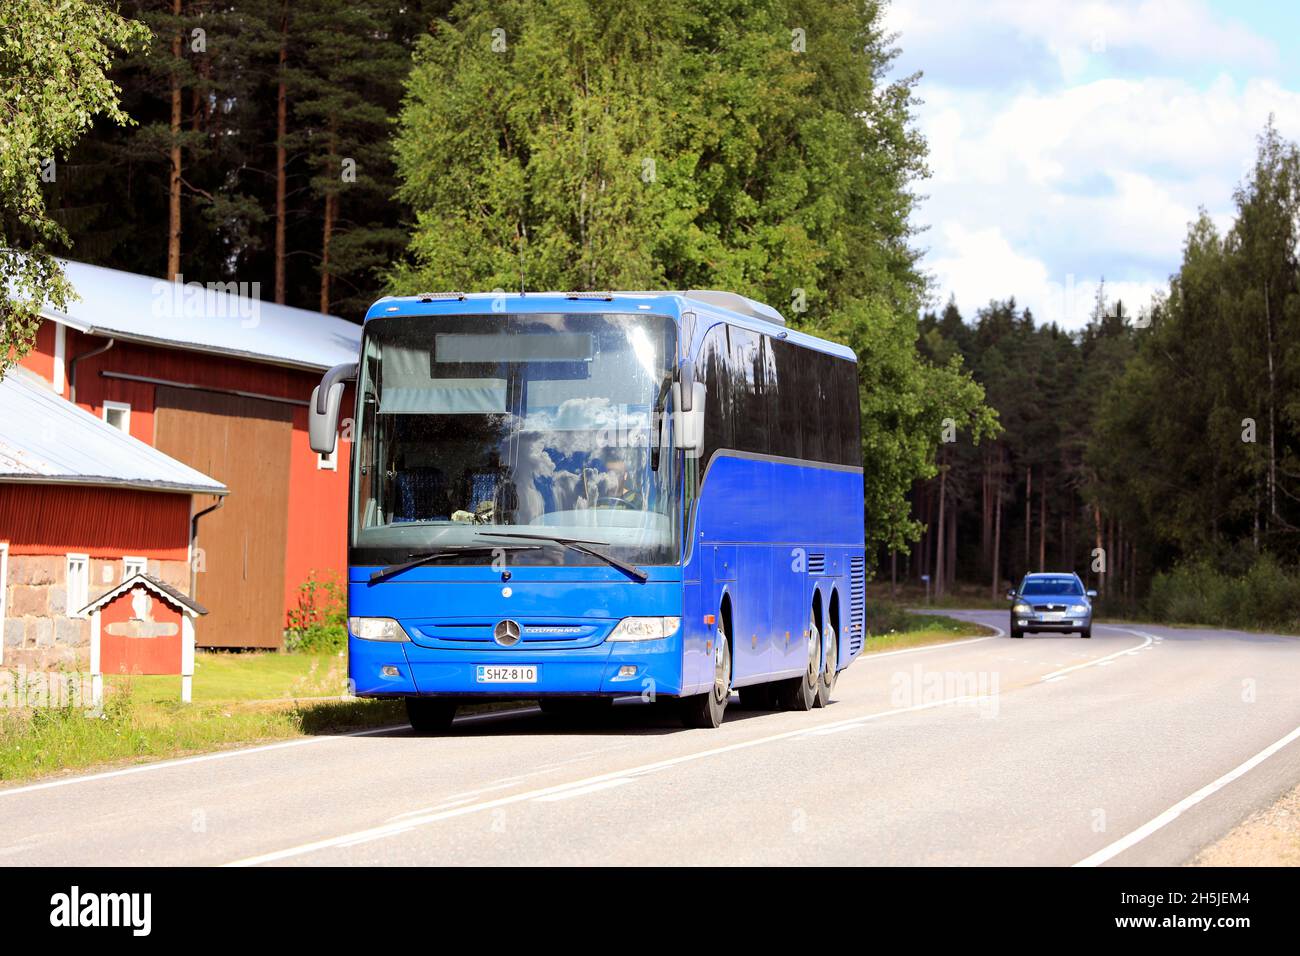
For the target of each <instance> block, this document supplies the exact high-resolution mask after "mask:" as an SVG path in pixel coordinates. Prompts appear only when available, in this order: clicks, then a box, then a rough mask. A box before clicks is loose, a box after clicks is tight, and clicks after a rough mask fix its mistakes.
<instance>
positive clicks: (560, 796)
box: [533, 777, 632, 803]
mask: <svg viewBox="0 0 1300 956" xmlns="http://www.w3.org/2000/svg"><path fill="white" fill-rule="evenodd" d="M631 782H632V781H631V780H629V779H627V778H626V777H625V778H622V779H616V780H602V781H601V782H600V783H593V784H590V785H589V786H586V787H579V788H578V789H577V790H565V791H564V792H563V793H551V794H547V795H546V796H544V797H538V798H537V799H536V800H534V801H533V802H534V803H554V802H555V801H557V800H571V799H572V798H574V797H585V796H586V795H587V794H589V793H595V792H596V791H598V790H609V789H610V788H612V787H621V786H623V784H625V783H631Z"/></svg>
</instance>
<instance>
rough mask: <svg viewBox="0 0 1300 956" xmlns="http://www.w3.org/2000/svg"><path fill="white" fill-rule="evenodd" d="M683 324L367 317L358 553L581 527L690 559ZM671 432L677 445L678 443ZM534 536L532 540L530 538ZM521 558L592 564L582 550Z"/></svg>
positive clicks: (606, 538) (653, 555)
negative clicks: (686, 553)
mask: <svg viewBox="0 0 1300 956" xmlns="http://www.w3.org/2000/svg"><path fill="white" fill-rule="evenodd" d="M675 354H676V326H675V324H674V322H673V321H672V320H671V319H668V318H665V317H663V316H653V315H643V314H592V313H584V314H531V315H524V314H515V315H503V314H489V315H454V316H392V317H388V318H381V319H375V320H371V321H370V322H368V323H367V324H366V329H365V343H364V345H363V348H362V363H361V370H360V377H359V381H358V402H359V405H358V407H359V410H360V415H359V422H358V428H359V432H360V433H359V435H358V436H357V437H356V448H357V453H356V454H355V455H354V469H355V471H354V476H353V479H354V480H353V509H352V528H351V532H352V535H351V537H352V540H351V545H352V548H353V563H356V564H369V563H388V562H392V561H398V560H402V559H404V558H406V557H408V556H409V555H411V554H413V553H423V552H434V551H447V552H448V554H447V555H446V558H447V560H446V562H444V563H453V562H461V561H463V562H466V563H478V564H483V563H487V560H489V559H485V558H484V557H483V555H482V553H481V552H471V551H468V550H467V551H465V552H464V553H463V555H462V554H460V553H459V552H457V550H456V549H459V548H466V547H467V546H470V545H483V544H484V543H485V542H487V543H489V544H498V543H499V544H500V546H502V547H504V548H510V547H511V545H512V542H511V541H510V540H509V539H500V538H495V537H493V538H490V539H489V538H487V537H486V536H484V535H481V534H480V532H484V531H491V532H497V533H500V532H508V531H512V530H517V531H519V532H520V534H521V535H532V536H537V535H551V536H558V537H570V538H577V539H582V540H583V541H586V542H589V543H591V544H593V545H598V546H600V547H601V548H603V549H604V550H606V551H607V552H608V553H610V554H613V555H616V556H617V557H619V558H621V559H623V560H626V561H630V562H635V563H637V564H668V563H675V561H676V560H677V554H678V546H677V542H678V539H677V529H678V525H679V523H680V522H679V518H678V512H679V510H680V500H679V498H678V496H677V494H676V491H675V484H674V480H675V471H676V469H675V462H674V457H673V455H672V454H671V453H669V452H668V451H667V449H668V448H671V445H666V443H667V441H668V440H669V436H668V435H667V429H668V428H669V427H670V425H669V423H668V422H666V421H665V423H664V425H665V433H664V434H662V435H661V434H659V431H658V428H657V427H656V426H657V424H658V423H659V421H660V420H661V418H660V416H658V415H657V414H656V413H657V412H659V411H662V410H663V408H664V404H665V399H666V398H667V395H668V389H667V384H668V382H669V380H670V379H669V377H670V375H671V369H672V367H673V359H674V356H675ZM665 445H666V447H665ZM520 543H522V544H528V543H530V542H520ZM508 560H509V561H510V562H511V563H519V564H526V563H566V564H592V563H600V561H599V559H596V558H593V557H592V556H590V555H584V554H582V553H580V552H577V551H574V550H572V549H561V548H542V549H538V548H537V547H535V546H534V547H533V548H531V549H529V550H523V549H522V548H521V549H519V550H517V551H514V550H512V551H511V552H510V557H509V558H508Z"/></svg>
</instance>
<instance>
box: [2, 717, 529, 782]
mask: <svg viewBox="0 0 1300 956" xmlns="http://www.w3.org/2000/svg"><path fill="white" fill-rule="evenodd" d="M539 713H541V709H540V708H538V707H519V708H516V709H514V710H493V711H488V712H487V713H483V714H466V715H465V716H464V717H457V718H456V719H455V721H454V723H457V724H473V723H478V722H479V721H483V720H499V719H501V718H502V717H518V716H520V715H522V714H539ZM409 726H411V725H410V724H390V725H389V726H387V727H375V728H373V729H371V730H353V731H350V732H348V733H344V734H328V735H322V736H318V737H303V738H300V739H296V740H282V741H280V742H279V743H274V744H261V745H260V746H257V747H240V748H238V749H236V750H218V751H215V752H213V753H210V754H197V755H195V756H193V757H178V758H176V759H175V760H156V761H154V762H152V763H142V764H136V765H134V766H131V767H123V768H122V769H120V770H105V771H103V772H102V773H91V774H83V775H82V776H79V777H60V778H59V779H57V780H46V781H44V782H42V783H31V784H28V785H27V786H25V787H9V788H7V789H0V797H12V796H14V795H15V794H19V793H32V792H34V791H36V790H51V789H53V788H55V787H69V786H71V785H72V784H74V783H92V782H94V781H96V780H111V779H112V778H114V777H125V776H129V775H130V774H136V773H149V772H151V771H154V770H168V769H171V768H172V767H185V766H188V765H190V764H196V763H207V762H208V761H210V760H225V759H227V758H229V757H242V756H244V755H245V754H257V753H266V752H267V751H270V750H284V749H286V748H288V747H305V746H306V745H308V744H319V743H325V742H326V741H330V740H342V739H344V738H347V737H373V736H374V735H376V734H387V733H392V732H393V731H394V730H402V729H404V728H406V727H409Z"/></svg>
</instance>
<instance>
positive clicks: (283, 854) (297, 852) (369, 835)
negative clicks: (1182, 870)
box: [225, 697, 977, 866]
mask: <svg viewBox="0 0 1300 956" xmlns="http://www.w3.org/2000/svg"><path fill="white" fill-rule="evenodd" d="M976 699H977V698H974V697H954V698H949V699H945V700H937V701H930V702H928V703H924V704H916V705H914V706H912V707H900V708H897V709H895V710H885V711H880V712H878V713H875V714H867V715H866V716H864V717H850V718H847V719H845V720H841V721H834V722H831V723H827V724H823V725H822V726H821V727H820V728H800V729H798V730H788V731H784V732H783V733H779V734H769V735H768V736H766V737H757V738H754V739H752V740H742V741H737V742H736V743H733V744H724V745H723V746H721V747H711V748H709V749H707V750H699V751H696V752H695V753H689V754H682V755H680V756H677V757H669V758H667V759H665V760H658V761H655V762H654V763H649V764H644V765H643V766H640V767H630V768H628V769H626V770H616V771H611V772H610V773H603V774H597V775H596V776H592V777H585V778H583V779H581V780H574V781H570V782H569V783H560V784H555V785H553V786H549V787H542V788H541V789H538V790H528V791H525V792H523V793H515V794H511V795H510V796H506V797H497V798H496V799H495V800H484V801H482V802H480V803H472V804H468V805H465V806H460V807H452V808H449V809H447V810H440V811H437V812H432V813H428V814H426V815H424V816H416V817H409V818H407V819H406V820H405V821H403V822H402V823H387V824H382V825H380V826H377V827H370V828H368V829H365V830H358V831H355V832H353V833H345V834H342V835H341V836H337V837H327V838H325V839H323V840H313V841H312V842H310V843H302V844H299V845H298V846H291V847H286V848H285V849H283V850H274V851H272V852H270V853H262V854H259V855H257V856H250V857H245V858H243V859H240V860H234V861H232V862H230V863H227V864H225V865H226V866H259V865H261V864H263V863H275V862H277V861H279V860H287V859H291V858H292V857H297V856H304V855H306V854H308V853H315V852H317V851H319V850H328V849H334V848H337V847H341V846H345V845H348V844H355V843H357V842H362V841H368V840H372V839H380V838H382V837H387V836H394V835H396V834H397V833H405V832H407V831H409V830H412V829H414V828H416V827H419V826H427V825H429V824H433V823H439V822H441V821H443V820H450V819H453V818H455V817H461V816H465V815H467V814H471V813H481V812H482V811H484V810H494V809H496V808H497V807H505V806H510V805H512V804H516V803H522V802H524V801H528V800H537V799H538V798H540V797H546V796H549V795H551V794H561V793H565V794H567V793H568V792H569V791H572V790H581V789H583V788H586V787H591V786H592V785H594V784H600V783H604V782H606V781H611V780H622V779H623V778H626V777H629V776H633V775H636V774H641V773H649V772H652V771H655V770H661V769H666V768H668V767H676V766H680V765H682V764H686V763H692V762H694V761H696V760H703V759H705V758H707V757H716V756H719V755H721V754H726V753H733V752H735V751H738V750H748V749H750V748H752V747H759V746H762V745H763V744H769V743H774V742H776V741H778V740H789V739H790V738H792V737H798V736H801V735H804V734H807V733H808V732H809V730H818V729H826V728H828V727H835V726H840V725H850V724H863V723H866V722H868V721H871V720H880V719H881V718H884V717H892V716H894V715H896V714H906V713H911V712H913V711H918V710H930V709H932V708H935V707H943V706H947V705H949V704H959V703H963V702H966V701H970V700H976Z"/></svg>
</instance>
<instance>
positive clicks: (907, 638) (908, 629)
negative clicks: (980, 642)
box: [862, 604, 993, 654]
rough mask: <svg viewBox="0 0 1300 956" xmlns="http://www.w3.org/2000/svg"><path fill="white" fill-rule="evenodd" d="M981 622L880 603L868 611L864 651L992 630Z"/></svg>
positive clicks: (916, 644) (913, 645) (929, 642)
mask: <svg viewBox="0 0 1300 956" xmlns="http://www.w3.org/2000/svg"><path fill="white" fill-rule="evenodd" d="M992 633H993V631H991V630H989V629H988V628H987V627H984V626H983V625H981V624H973V623H971V622H970V621H959V620H957V619H956V618H953V617H946V616H944V615H942V614H912V613H910V612H908V611H905V610H904V609H903V608H901V607H899V606H897V605H889V604H884V605H881V604H877V605H876V606H875V608H874V609H871V610H869V611H868V615H867V642H866V645H865V646H864V647H863V649H862V652H863V653H864V654H878V653H880V652H882V651H895V650H902V649H904V648H908V647H922V646H924V645H926V644H941V643H944V642H946V641H959V640H962V639H963V638H968V637H984V636H987V635H989V634H992Z"/></svg>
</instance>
